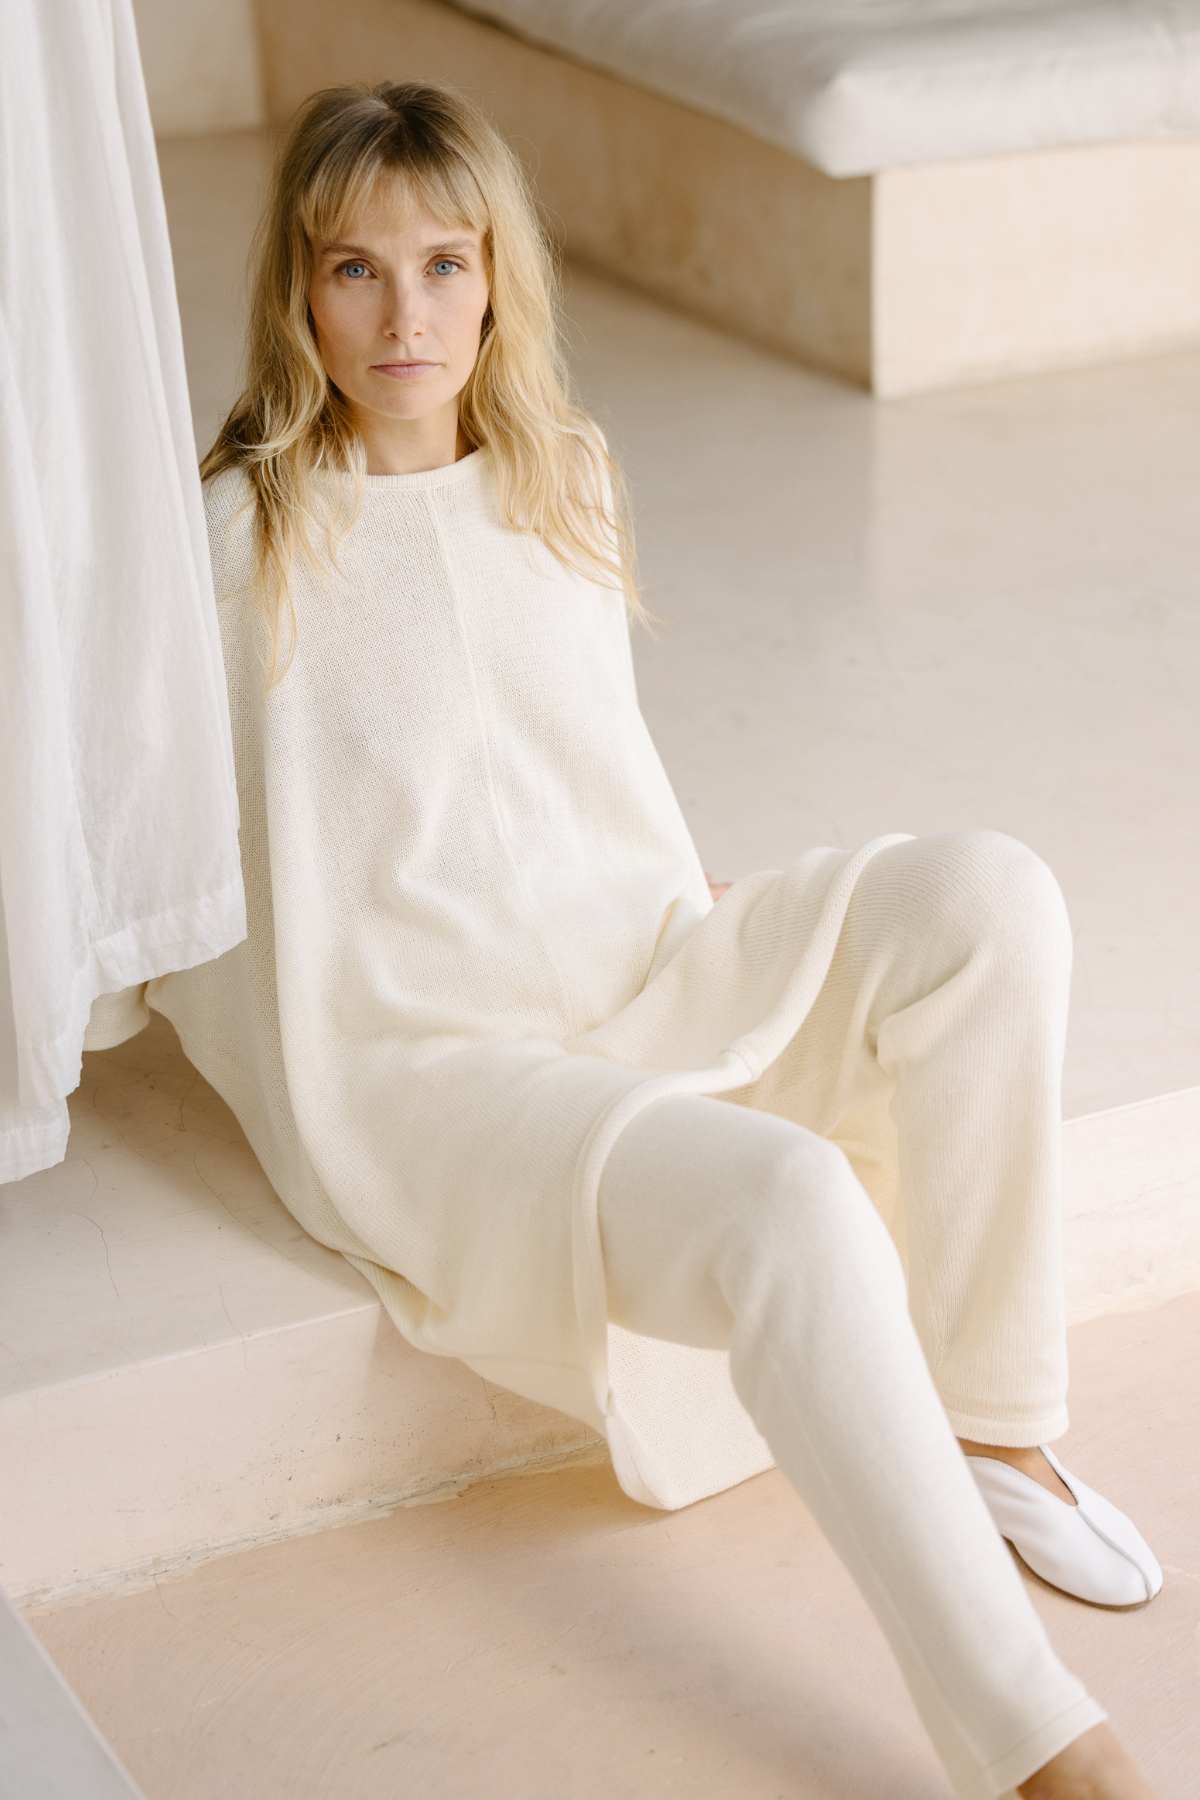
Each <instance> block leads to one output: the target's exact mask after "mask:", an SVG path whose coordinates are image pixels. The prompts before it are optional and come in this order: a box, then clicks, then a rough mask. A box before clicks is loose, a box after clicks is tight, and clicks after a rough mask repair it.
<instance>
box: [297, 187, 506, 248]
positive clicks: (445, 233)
mask: <svg viewBox="0 0 1200 1800" xmlns="http://www.w3.org/2000/svg"><path fill="white" fill-rule="evenodd" d="M481 241H482V233H481V232H479V231H476V230H474V229H473V228H472V227H471V226H470V225H465V224H463V223H461V222H460V221H450V220H446V219H442V218H438V216H437V215H436V214H435V213H433V212H431V211H429V209H428V207H426V206H425V204H424V203H423V202H422V201H421V200H420V198H419V197H417V196H415V195H412V194H410V193H408V192H407V191H405V190H404V189H403V188H399V189H391V190H390V191H389V190H388V189H386V188H385V189H381V190H377V191H376V192H375V193H374V194H373V195H372V197H371V199H370V201H369V202H368V204H366V205H365V206H360V207H359V208H358V209H357V210H356V211H354V212H353V213H352V214H351V215H350V216H349V217H347V218H344V219H343V220H341V222H340V229H338V231H337V233H336V236H335V237H333V238H328V239H323V240H322V241H321V242H320V243H319V244H318V246H317V247H318V249H319V250H320V251H321V252H322V253H324V254H329V253H332V252H333V251H335V250H339V249H340V250H345V249H352V250H356V251H361V250H378V251H379V252H381V253H385V254H386V253H387V252H388V251H391V250H395V251H397V252H401V251H412V252H415V253H418V254H420V253H422V252H428V251H430V250H446V249H449V248H451V247H452V246H453V247H454V248H455V249H460V250H468V249H478V248H479V247H480V244H481Z"/></svg>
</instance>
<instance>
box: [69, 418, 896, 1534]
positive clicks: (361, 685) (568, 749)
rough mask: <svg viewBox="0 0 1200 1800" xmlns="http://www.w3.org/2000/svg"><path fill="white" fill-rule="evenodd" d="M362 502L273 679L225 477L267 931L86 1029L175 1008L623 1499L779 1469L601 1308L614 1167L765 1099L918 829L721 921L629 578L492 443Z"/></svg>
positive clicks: (229, 569)
mask: <svg viewBox="0 0 1200 1800" xmlns="http://www.w3.org/2000/svg"><path fill="white" fill-rule="evenodd" d="M318 479H320V480H324V481H327V482H330V483H339V482H347V481H349V477H348V476H345V475H342V474H340V473H337V472H333V471H327V472H324V473H323V474H320V475H319V476H318ZM365 488H366V492H365V497H364V502H363V510H362V513H361V515H360V516H359V518H358V520H357V521H356V523H355V525H354V526H353V528H352V529H351V531H350V532H349V534H348V535H347V536H346V537H345V538H344V539H343V540H342V542H341V545H340V548H339V563H340V569H341V573H340V575H339V576H338V577H336V578H335V577H334V576H332V575H331V574H329V573H321V574H320V575H314V574H313V573H311V572H310V571H309V570H308V569H307V568H305V567H303V566H301V565H300V564H299V563H297V565H296V567H295V569H294V572H293V576H292V598H293V602H294V605H295V610H296V618H297V627H298V636H297V642H296V652H295V657H294V660H293V663H292V666H291V668H290V670H289V671H288V673H287V675H286V676H285V677H284V679H283V681H282V683H280V684H279V685H277V686H276V687H275V688H274V689H272V690H271V691H270V692H269V693H268V694H266V695H265V696H264V695H263V693H262V685H263V677H262V673H261V669H260V666H259V661H258V655H257V654H256V647H257V646H259V645H261V643H262V642H263V641H264V640H263V639H262V637H261V636H258V635H256V634H260V633H261V632H262V631H263V625H262V621H261V617H260V615H259V614H258V613H257V610H256V609H255V608H254V607H253V606H252V605H251V603H250V601H249V598H248V594H247V590H248V586H249V582H250V579H251V574H252V539H251V513H250V510H249V508H248V507H245V508H244V510H241V511H239V509H241V508H243V503H244V502H245V501H247V500H248V498H249V486H248V483H247V481H246V478H245V476H244V474H243V473H242V471H240V470H237V469H229V470H226V471H224V472H223V473H222V474H220V475H219V476H217V477H215V478H213V479H212V480H211V481H210V482H209V483H208V484H207V486H206V490H205V509H206V514H207V520H208V531H209V547H210V552H211V557H212V564H213V578H214V588H215V593H216V599H217V610H218V617H219V622H220V628H221V639H222V648H223V654H224V659H225V667H226V676H227V680H228V687H229V702H230V717H231V723H232V728H233V744H234V756H235V762H236V769H237V782H238V800H239V809H240V843H241V856H242V866H243V874H244V879H245V889H246V903H247V921H248V931H247V936H246V938H245V939H244V941H242V942H241V943H239V944H237V945H236V946H235V947H234V948H233V949H232V950H229V951H227V952H226V953H225V954H224V955H221V956H219V957H216V958H214V959H212V960H210V961H208V962H205V963H201V964H198V965H197V966H195V967H192V968H188V969H184V970H180V971H178V972H173V973H170V974H167V975H163V976H158V977H156V978H155V979H153V980H151V981H149V982H147V983H145V984H143V987H141V988H138V989H132V990H126V991H124V992H123V993H122V994H118V995H106V996H103V997H102V999H101V1000H99V1001H97V1002H96V1006H95V1008H94V1010H93V1015H92V1022H91V1024H90V1025H89V1037H88V1038H85V1047H87V1048H99V1047H102V1046H103V1045H105V1044H111V1043H115V1042H119V1041H121V1038H122V1037H123V1036H128V1035H129V1034H130V1032H132V1031H135V1030H137V1029H139V1028H140V1026H141V1025H143V1024H144V1023H145V1022H146V1020H147V1019H148V1017H149V1013H148V1011H147V1010H146V1009H147V1007H149V1008H150V1009H152V1010H154V1011H157V1012H160V1013H162V1014H164V1015H165V1016H166V1017H167V1018H169V1019H170V1020H171V1022H172V1024H173V1025H174V1026H175V1029H176V1031H177V1032H178V1034H179V1037H180V1041H181V1044H182V1046H183V1049H184V1052H185V1054H186V1055H187V1057H188V1058H189V1060H190V1061H191V1062H192V1063H193V1064H194V1065H195V1067H196V1068H197V1069H198V1070H199V1072H200V1073H201V1074H202V1075H203V1076H204V1077H205V1079H206V1080H207V1081H209V1082H210V1083H211V1085H212V1086H213V1087H214V1088H215V1089H216V1091H217V1092H218V1093H219V1094H220V1095H221V1097H222V1098H223V1099H224V1100H225V1101H226V1103H227V1104H228V1105H229V1107H230V1108H231V1109H232V1111H233V1112H234V1114H235V1116H236V1117H237V1119H238V1121H239V1123H240V1124H241V1126H242V1129H243V1130H244V1131H245V1134H246V1137H247V1139H248V1141H249V1143H250V1146H251V1148H252V1149H253V1151H254V1153H255V1155H256V1156H257V1158H258V1160H259V1162H260V1163H261V1165H262V1167H263V1169H264V1171H265V1173H266V1175H267V1177H268V1179H269V1180H270V1182H271V1184H272V1186H273V1187H274V1189H275V1191H276V1193H277V1194H278V1196H279V1198H280V1200H281V1201H282V1202H283V1204H284V1205H285V1206H286V1207H287V1208H288V1209H289V1211H290V1212H291V1213H292V1214H293V1215H294V1217H295V1218H296V1219H297V1220H298V1221H299V1223H300V1224H301V1225H302V1226H303V1227H304V1228H305V1230H306V1231H308V1232H309V1233H310V1234H311V1235H312V1236H313V1237H314V1238H316V1239H317V1240H318V1241H320V1242H321V1243H323V1244H325V1245H327V1246H328V1247H329V1248H331V1249H333V1250H336V1251H338V1252H340V1253H341V1254H342V1255H344V1256H345V1257H346V1259H347V1261H348V1262H349V1263H350V1264H351V1265H352V1266H353V1267H354V1268H356V1269H358V1270H359V1271H360V1273H361V1274H362V1275H363V1276H364V1277H365V1278H366V1279H367V1280H368V1281H369V1282H370V1283H371V1285H372V1286H373V1287H374V1289H375V1290H376V1292H377V1293H378V1295H379V1298H380V1301H381V1302H382V1304H383V1306H384V1308H385V1309H386V1311H387V1313H388V1314H389V1316H390V1318H391V1319H392V1320H393V1321H394V1323H395V1325H396V1327H397V1328H398V1329H399V1330H400V1332H401V1333H402V1334H403V1335H404V1337H405V1338H406V1339H407V1340H408V1341H409V1342H410V1343H411V1344H413V1345H414V1346H415V1347H416V1348H417V1349H419V1350H423V1351H426V1352H428V1353H430V1354H434V1355H444V1356H453V1357H457V1358H459V1359H460V1360H461V1361H463V1362H464V1363H466V1364H467V1365H468V1366H469V1367H470V1368H472V1369H473V1370H475V1371H476V1372H477V1373H478V1374H480V1375H482V1376H484V1377H485V1378H486V1379H488V1380H490V1381H492V1382H495V1383H497V1384H499V1385H500V1386H502V1387H506V1388H509V1389H510V1390H512V1391H513V1392H515V1393H519V1394H523V1395H525V1396H527V1397H528V1398H530V1399H532V1400H535V1401H538V1402H541V1403H543V1404H546V1405H548V1406H552V1407H555V1408H557V1409H558V1410H560V1411H561V1412H564V1413H566V1414H568V1415H569V1416H571V1417H574V1418H577V1419H579V1420H581V1421H582V1422H585V1423H586V1424H588V1425H590V1426H591V1427H592V1428H593V1429H594V1430H596V1431H598V1432H601V1433H603V1434H604V1436H605V1437H606V1439H607V1442H608V1446H609V1449H610V1451H611V1455H612V1461H613V1467H614V1471H615V1473H616V1476H617V1479H618V1481H619V1483H620V1485H621V1487H622V1488H623V1490H624V1491H625V1492H626V1493H627V1494H628V1495H629V1496H630V1498H632V1499H634V1500H637V1501H639V1502H641V1503H642V1504H644V1505H647V1506H654V1507H660V1508H665V1509H675V1508H677V1507H681V1506H686V1505H689V1504H691V1503H692V1502H693V1501H695V1500H698V1499H701V1498H703V1497H705V1496H706V1495H708V1494H712V1493H716V1492H718V1491H721V1490H723V1489H725V1488H728V1487H730V1486H732V1485H734V1484H735V1483H737V1482H740V1481H743V1480H745V1479H746V1478H747V1477H748V1476H751V1475H754V1474H757V1473H759V1472H760V1471H762V1470H763V1469H767V1468H770V1467H772V1466H773V1459H772V1456H771V1452H770V1450H769V1449H768V1447H767V1445H766V1442H765V1440H764V1439H763V1438H762V1436H761V1435H760V1433H759V1432H758V1430H757V1428H756V1426H755V1424H754V1422H753V1420H752V1419H751V1418H750V1416H749V1414H748V1413H747V1412H746V1410H745V1409H744V1408H743V1406H742V1404H741V1402H740V1400H739V1399H738V1397H737V1395H736V1393H735V1392H734V1389H733V1387H732V1384H731V1381H730V1376H729V1357H728V1353H727V1352H726V1351H723V1350H712V1349H700V1348H695V1347H692V1346H688V1345H682V1344H673V1343H668V1342H664V1341H662V1340H659V1339H655V1338H649V1337H642V1336H640V1335H639V1334H637V1333H633V1332H629V1331H626V1330H624V1329H623V1328H621V1327H619V1326H617V1325H615V1324H613V1323H611V1322H610V1321H609V1319H608V1317H607V1305H606V1298H605V1285H604V1271H603V1264H602V1258H601V1245H600V1239H599V1232H598V1226H597V1192H598V1185H599V1180H600V1175H601V1172H602V1170H603V1167H604V1163H605V1160H606V1158H607V1155H608V1153H609V1151H610V1150H611V1148H612V1146H613V1144H614V1143H615V1142H616V1140H617V1137H618V1136H619V1134H620V1132H621V1130H622V1129H623V1127H624V1125H625V1124H626V1123H628V1121H629V1120H630V1119H631V1118H633V1117H634V1116H635V1115H636V1114H637V1113H638V1112H639V1111H640V1110H641V1108H642V1107H643V1106H646V1105H648V1104H650V1103H651V1102H652V1101H653V1100H655V1099H656V1098H658V1096H659V1095H661V1094H665V1093H682V1092H689V1091H690V1092H696V1093H708V1094H717V1093H722V1092H726V1091H729V1090H733V1089H737V1090H739V1096H740V1097H749V1098H751V1099H752V1097H753V1092H754V1088H753V1084H754V1081H755V1079H756V1078H757V1077H758V1075H759V1074H760V1073H761V1072H762V1071H763V1070H765V1069H766V1068H768V1067H769V1066H770V1065H771V1064H772V1063H773V1062H774V1060H775V1059H776V1058H777V1057H778V1056H779V1055H780V1053H781V1052H782V1051H783V1050H784V1049H785V1048H786V1046H787V1043H788V1041H789V1039H790V1038H791V1037H792V1036H793V1034H794V1033H795V1032H796V1030H797V1029H798V1027H799V1026H800V1025H801V1024H802V1023H803V1020H804V1018H805V1015H806V1013H807V1012H808V1010H809V1008H810V1007H811V1005H812V1002H813V999H814V997H815V996H816V994H817V993H818V991H819V989H820V986H821V983H822V981H823V980H824V978H825V975H826V973H827V971H828V969H829V966H830V962H831V960H832V957H833V952H834V948H835V945H836V943H837V940H838V934H839V930H840V927H841V923H842V920H843V918H844V916H845V911H846V907H847V904H848V902H849V899H850V896H851V894H852V892H853V888H854V884H855V881H856V879H857V877H858V874H859V872H860V871H861V869H862V868H863V867H864V866H865V864H866V862H867V861H869V859H870V858H871V857H872V856H873V855H874V854H875V853H876V852H877V851H878V850H880V849H882V848H884V847H885V846H886V845H888V844H891V843H895V842H899V841H902V840H903V839H905V838H907V837H909V836H910V835H911V834H910V833H890V834H887V835H885V836H882V837H878V838H873V839H871V840H869V841H868V842H867V843H865V844H863V845H862V846H860V847H859V848H858V849H856V850H853V851H849V850H845V849H841V848H838V847H833V846H819V847H817V848H814V849H812V850H809V851H806V852H805V853H804V854H802V855H801V856H799V857H798V858H796V859H795V860H793V861H791V862H789V863H787V864H786V865H785V867H783V868H782V869H766V870H759V871H757V872H755V873H753V874H751V875H747V876H744V877H742V878H741V879H740V880H738V881H735V882H734V883H733V885H732V886H731V887H730V889H729V891H728V892H727V893H726V894H724V895H723V896H722V898H721V900H720V902H719V904H717V905H715V906H714V904H713V901H712V898H711V895H710V893H709V890H708V885H707V881H706V878H705V874H704V870H703V867H702V865H701V862H700V858H699V854H698V851H697V849H696V846H695V844H694V843H693V841H692V838H691V835H690V833H689V830H688V827H687V824H686V822H685V820H684V817H683V814H682V812H681V809H680V806H679V803H678V801H677V798H676V796H675V793H674V791H673V788H672V786H671V783H670V780H669V779H668V776H667V774H666V772H665V769H664V767H663V765H662V762H661V760H660V758H659V756H658V753H657V750H656V748H655V746H654V743H653V741H652V738H651V736H650V733H649V731H648V729H647V727H646V723H645V721H644V719H643V716H642V713H641V710H640V706H639V702H638V696H637V691H636V683H635V677H634V666H633V658H632V652H631V644H630V636H629V627H628V616H627V612H626V605H625V600H624V596H623V595H622V594H621V593H620V592H618V591H617V590H615V589H613V588H609V587H605V586H602V585H601V584H600V583H598V582H595V581H592V580H589V579H587V578H585V577H583V576H581V575H579V574H576V573H572V572H571V571H569V570H567V569H565V568H564V567H563V565H562V564H561V563H560V562H559V561H558V559H557V558H556V557H554V556H553V555H552V554H551V552H550V551H549V550H548V549H547V548H546V547H545V545H544V544H542V543H541V541H540V540H539V539H538V538H536V537H535V536H534V535H533V534H531V533H523V532H516V531H511V530H508V529H506V528H505V527H504V526H503V524H502V523H501V521H500V518H499V516H498V511H497V506H496V497H495V487H494V470H493V463H492V453H491V451H490V450H489V449H488V448H487V447H486V446H484V447H482V448H479V449H476V450H475V451H473V452H471V453H470V454H469V455H467V456H466V457H463V458H461V459H460V460H459V461H457V462H455V463H451V464H449V465H447V466H445V467H443V468H438V469H430V470H424V471H419V472H414V473H409V474H399V475H377V476H368V477H367V479H366V483H365ZM609 497H611V495H610V496H609ZM283 630H284V646H285V648H286V645H287V641H288V640H287V618H286V611H285V617H284V627H283Z"/></svg>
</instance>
